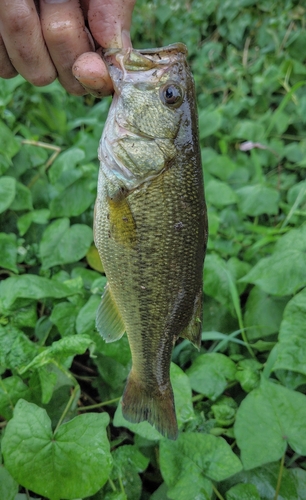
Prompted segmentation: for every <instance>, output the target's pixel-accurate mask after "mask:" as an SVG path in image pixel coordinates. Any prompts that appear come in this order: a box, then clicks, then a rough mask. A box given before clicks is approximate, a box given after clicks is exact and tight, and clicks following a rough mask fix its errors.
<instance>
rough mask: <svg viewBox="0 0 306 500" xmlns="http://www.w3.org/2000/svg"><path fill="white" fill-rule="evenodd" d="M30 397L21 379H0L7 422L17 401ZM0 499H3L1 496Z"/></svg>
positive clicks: (0, 412) (1, 403) (1, 412)
mask: <svg viewBox="0 0 306 500" xmlns="http://www.w3.org/2000/svg"><path fill="white" fill-rule="evenodd" d="M28 397H29V388H28V387H27V386H26V385H25V384H24V383H23V381H22V380H21V378H20V377H17V376H16V375H14V376H13V377H7V378H5V379H2V380H1V379H0V415H1V416H2V417H4V418H5V420H9V419H10V418H12V416H13V409H14V405H15V404H16V403H17V401H18V400H19V399H20V398H23V399H28ZM0 471H1V468H0ZM0 485H1V482H0ZM0 498H2V497H1V495H0Z"/></svg>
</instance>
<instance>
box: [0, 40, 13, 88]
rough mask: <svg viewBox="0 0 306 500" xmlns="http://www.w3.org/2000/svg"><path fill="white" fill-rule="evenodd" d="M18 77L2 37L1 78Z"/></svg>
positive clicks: (0, 46)
mask: <svg viewBox="0 0 306 500" xmlns="http://www.w3.org/2000/svg"><path fill="white" fill-rule="evenodd" d="M16 75H17V71H16V70H15V68H14V66H13V65H12V63H11V61H10V59H9V56H8V54H7V52H6V48H5V45H4V43H3V40H2V38H1V35H0V77H1V78H13V76H16Z"/></svg>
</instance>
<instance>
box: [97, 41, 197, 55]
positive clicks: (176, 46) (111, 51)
mask: <svg viewBox="0 0 306 500" xmlns="http://www.w3.org/2000/svg"><path fill="white" fill-rule="evenodd" d="M133 50H136V51H137V52H140V54H143V55H146V54H148V55H149V54H159V53H163V52H164V53H167V52H172V51H176V52H180V53H182V54H186V55H187V54H188V49H187V47H186V45H185V44H184V43H181V42H177V43H171V44H170V45H167V46H166V47H156V48H149V49H133V48H127V49H122V48H118V47H116V48H111V47H110V48H108V49H102V51H101V52H102V54H103V56H104V57H108V56H113V55H117V54H120V53H123V52H126V53H128V52H131V51H133Z"/></svg>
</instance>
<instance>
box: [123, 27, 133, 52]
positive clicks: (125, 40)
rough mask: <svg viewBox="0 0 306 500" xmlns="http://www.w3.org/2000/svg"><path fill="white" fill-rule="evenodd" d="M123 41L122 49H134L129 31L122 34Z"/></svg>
mask: <svg viewBox="0 0 306 500" xmlns="http://www.w3.org/2000/svg"><path fill="white" fill-rule="evenodd" d="M121 41H122V48H123V49H129V48H131V47H132V42H131V35H130V32H129V31H127V30H122V32H121Z"/></svg>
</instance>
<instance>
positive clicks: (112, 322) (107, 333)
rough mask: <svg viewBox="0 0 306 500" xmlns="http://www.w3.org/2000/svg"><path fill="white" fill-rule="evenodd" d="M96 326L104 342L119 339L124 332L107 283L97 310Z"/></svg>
mask: <svg viewBox="0 0 306 500" xmlns="http://www.w3.org/2000/svg"><path fill="white" fill-rule="evenodd" d="M96 327H97V330H98V332H99V333H100V335H101V336H102V337H103V338H104V340H105V342H115V340H119V339H120V338H121V337H122V335H123V334H124V332H125V326H124V323H123V320H122V318H121V316H120V314H119V311H118V308H117V306H116V303H115V301H114V299H113V297H112V294H111V291H110V288H109V285H108V284H107V285H106V287H105V290H104V293H103V295H102V299H101V302H100V305H99V307H98V311H97V317H96Z"/></svg>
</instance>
